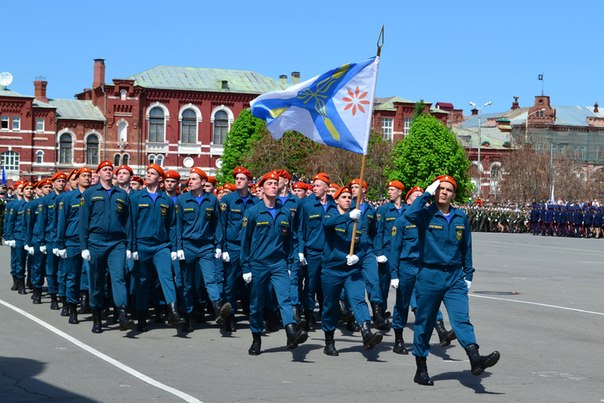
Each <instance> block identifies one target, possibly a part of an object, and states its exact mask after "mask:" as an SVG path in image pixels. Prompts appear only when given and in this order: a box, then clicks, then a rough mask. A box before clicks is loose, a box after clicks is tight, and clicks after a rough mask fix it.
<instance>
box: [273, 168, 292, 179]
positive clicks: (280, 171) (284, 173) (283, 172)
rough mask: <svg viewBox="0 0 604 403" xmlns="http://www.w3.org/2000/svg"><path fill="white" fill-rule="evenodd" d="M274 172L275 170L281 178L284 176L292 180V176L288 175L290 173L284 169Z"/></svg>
mask: <svg viewBox="0 0 604 403" xmlns="http://www.w3.org/2000/svg"><path fill="white" fill-rule="evenodd" d="M275 172H277V173H278V174H279V176H280V177H281V178H285V179H287V180H288V181H291V180H292V176H291V175H290V173H289V172H287V171H286V170H285V169H280V170H278V171H275Z"/></svg>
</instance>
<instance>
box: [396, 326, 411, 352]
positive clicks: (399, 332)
mask: <svg viewBox="0 0 604 403" xmlns="http://www.w3.org/2000/svg"><path fill="white" fill-rule="evenodd" d="M392 351H394V352H395V353H396V354H403V355H407V354H409V352H408V351H407V349H406V348H405V342H404V341H403V329H394V347H392Z"/></svg>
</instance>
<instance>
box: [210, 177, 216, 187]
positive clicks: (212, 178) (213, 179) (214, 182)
mask: <svg viewBox="0 0 604 403" xmlns="http://www.w3.org/2000/svg"><path fill="white" fill-rule="evenodd" d="M208 182H210V183H211V184H212V185H214V186H216V177H215V176H208Z"/></svg>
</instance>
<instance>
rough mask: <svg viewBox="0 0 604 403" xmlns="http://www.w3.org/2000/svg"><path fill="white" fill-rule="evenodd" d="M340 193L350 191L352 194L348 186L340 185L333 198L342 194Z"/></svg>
mask: <svg viewBox="0 0 604 403" xmlns="http://www.w3.org/2000/svg"><path fill="white" fill-rule="evenodd" d="M342 193H350V194H352V191H351V190H350V188H349V187H348V186H342V187H341V188H339V189H338V190H337V191H336V193H335V194H334V195H333V198H334V199H337V198H338V197H340V196H341V195H342Z"/></svg>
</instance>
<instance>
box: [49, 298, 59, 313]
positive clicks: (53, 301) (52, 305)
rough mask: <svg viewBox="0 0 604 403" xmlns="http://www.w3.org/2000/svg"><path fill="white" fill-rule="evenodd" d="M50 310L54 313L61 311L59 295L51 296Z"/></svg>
mask: <svg viewBox="0 0 604 403" xmlns="http://www.w3.org/2000/svg"><path fill="white" fill-rule="evenodd" d="M50 309H51V310H53V311H58V310H59V309H61V308H59V300H58V299H57V294H50Z"/></svg>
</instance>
